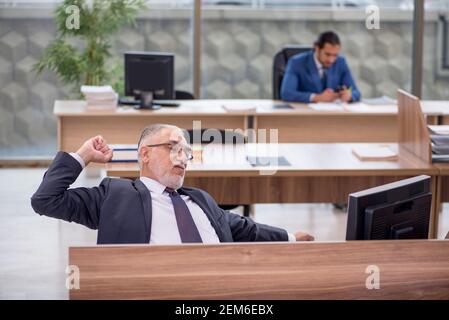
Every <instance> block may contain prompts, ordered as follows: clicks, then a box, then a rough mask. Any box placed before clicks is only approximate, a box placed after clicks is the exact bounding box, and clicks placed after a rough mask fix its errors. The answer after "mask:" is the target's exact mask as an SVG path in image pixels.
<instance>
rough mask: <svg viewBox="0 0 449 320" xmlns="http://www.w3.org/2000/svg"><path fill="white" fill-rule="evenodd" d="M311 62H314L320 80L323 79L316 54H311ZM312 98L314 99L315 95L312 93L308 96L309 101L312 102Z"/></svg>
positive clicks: (321, 66) (320, 65) (321, 67)
mask: <svg viewBox="0 0 449 320" xmlns="http://www.w3.org/2000/svg"><path fill="white" fill-rule="evenodd" d="M313 61H315V66H316V68H317V70H318V74H319V75H320V78H323V64H322V63H321V62H320V60H318V58H317V56H316V52H315V53H313ZM314 97H315V93H312V94H311V95H310V98H309V101H310V102H312V101H313V98H314Z"/></svg>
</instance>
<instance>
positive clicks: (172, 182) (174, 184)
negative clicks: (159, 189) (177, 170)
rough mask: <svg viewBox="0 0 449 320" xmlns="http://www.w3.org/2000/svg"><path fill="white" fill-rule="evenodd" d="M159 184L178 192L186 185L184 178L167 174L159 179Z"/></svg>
mask: <svg viewBox="0 0 449 320" xmlns="http://www.w3.org/2000/svg"><path fill="white" fill-rule="evenodd" d="M159 182H160V183H162V184H163V185H164V186H166V187H169V188H172V189H173V190H177V189H179V188H181V187H182V185H183V183H184V176H179V175H177V174H170V173H166V174H164V175H162V176H160V177H159Z"/></svg>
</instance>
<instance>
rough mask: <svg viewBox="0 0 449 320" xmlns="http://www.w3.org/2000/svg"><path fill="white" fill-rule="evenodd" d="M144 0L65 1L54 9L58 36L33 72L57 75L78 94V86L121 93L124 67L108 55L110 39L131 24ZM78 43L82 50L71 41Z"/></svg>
mask: <svg viewBox="0 0 449 320" xmlns="http://www.w3.org/2000/svg"><path fill="white" fill-rule="evenodd" d="M144 8H145V0H90V1H89V0H87V1H86V0H65V1H64V2H62V3H61V4H60V5H58V6H57V7H56V9H55V22H56V27H57V37H56V39H55V40H54V41H53V42H52V43H50V44H49V46H48V47H47V48H46V49H45V51H44V53H43V54H42V56H41V57H40V59H39V60H38V62H36V64H35V65H34V67H33V70H34V71H35V72H36V73H37V75H40V74H41V73H42V72H43V71H44V70H45V69H48V70H51V71H53V72H55V73H56V74H57V76H58V77H59V79H60V80H61V81H62V82H63V83H64V84H67V85H70V86H71V87H72V89H73V90H74V92H76V93H77V94H79V92H80V91H79V90H80V86H81V85H104V84H111V85H112V86H113V87H114V89H115V90H116V91H117V92H119V93H120V94H122V93H123V92H122V90H123V83H122V81H123V80H122V79H121V78H122V77H121V73H123V65H122V64H118V63H117V62H114V60H113V57H111V54H110V47H111V46H110V38H111V36H113V35H114V34H115V33H116V32H117V31H118V30H119V29H120V28H121V27H123V26H125V25H134V23H135V19H136V16H137V14H138V13H139V11H140V10H142V9H144ZM74 39H79V40H81V46H80V47H81V48H77V47H75V46H74V45H73V44H71V43H70V42H73V40H74Z"/></svg>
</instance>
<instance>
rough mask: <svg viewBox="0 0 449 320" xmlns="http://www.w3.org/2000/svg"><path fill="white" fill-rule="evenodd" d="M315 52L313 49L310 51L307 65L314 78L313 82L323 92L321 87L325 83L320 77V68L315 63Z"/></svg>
mask: <svg viewBox="0 0 449 320" xmlns="http://www.w3.org/2000/svg"><path fill="white" fill-rule="evenodd" d="M314 54H315V53H314V51H313V50H312V51H311V52H310V53H309V55H308V57H307V60H308V61H307V63H306V65H307V69H308V72H309V75H310V77H311V78H312V82H313V83H314V84H315V88H317V89H318V91H319V92H321V91H322V90H321V89H322V88H323V84H322V82H321V77H320V74H319V73H318V69H317V67H316V64H315V59H314V58H313V55H314Z"/></svg>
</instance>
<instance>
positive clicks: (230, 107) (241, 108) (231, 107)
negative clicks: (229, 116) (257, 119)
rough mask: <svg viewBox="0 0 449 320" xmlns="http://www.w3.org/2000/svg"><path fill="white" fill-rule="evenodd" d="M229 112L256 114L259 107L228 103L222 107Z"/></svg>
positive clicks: (248, 103)
mask: <svg viewBox="0 0 449 320" xmlns="http://www.w3.org/2000/svg"><path fill="white" fill-rule="evenodd" d="M222 107H223V109H225V110H226V111H227V112H256V110H257V106H256V105H255V104H254V103H252V102H250V101H248V102H228V103H225V104H223V105H222Z"/></svg>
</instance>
